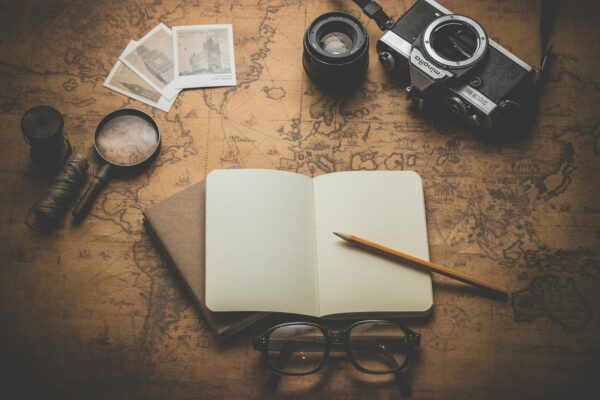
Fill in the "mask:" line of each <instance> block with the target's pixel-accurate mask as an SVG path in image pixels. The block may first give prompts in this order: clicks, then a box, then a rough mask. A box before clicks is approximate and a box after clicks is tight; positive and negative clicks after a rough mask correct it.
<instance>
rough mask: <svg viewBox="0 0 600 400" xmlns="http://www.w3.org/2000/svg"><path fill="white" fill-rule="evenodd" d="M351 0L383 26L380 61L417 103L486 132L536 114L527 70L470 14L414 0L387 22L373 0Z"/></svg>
mask: <svg viewBox="0 0 600 400" xmlns="http://www.w3.org/2000/svg"><path fill="white" fill-rule="evenodd" d="M354 2H355V3H356V4H358V5H359V6H360V7H361V8H362V9H363V11H364V12H365V14H366V15H368V16H369V17H371V18H373V19H374V20H375V21H376V22H377V24H378V26H379V27H380V29H382V30H384V34H383V36H381V38H380V39H379V41H378V42H377V51H378V53H379V60H380V61H381V64H382V65H383V66H384V68H385V69H387V70H389V71H390V72H391V73H392V74H393V75H394V76H395V77H396V78H398V80H400V81H401V82H403V83H405V84H406V93H407V96H408V97H409V98H410V99H412V100H413V102H414V104H415V106H416V108H417V109H418V110H422V111H425V110H435V111H439V110H446V111H449V112H450V113H451V114H453V115H456V116H457V117H458V118H459V119H461V120H464V121H466V123H467V124H468V125H470V126H472V127H474V128H477V129H479V130H485V131H492V130H494V131H495V130H498V129H509V128H512V127H516V126H518V125H519V124H521V125H522V124H523V123H524V122H526V120H527V119H528V117H531V114H534V113H535V111H533V108H534V107H533V104H534V103H535V89H534V87H535V71H534V69H533V68H532V67H531V66H530V65H528V64H527V63H525V62H524V61H522V60H521V59H520V58H518V57H517V56H515V55H514V54H512V53H511V52H510V51H508V50H506V49H505V48H504V47H502V46H501V45H500V44H498V43H497V42H495V41H494V40H492V39H490V38H489V37H488V35H487V34H486V32H485V30H484V29H483V28H482V27H481V25H479V24H478V23H477V22H476V21H474V20H473V19H471V18H468V17H465V16H462V15H455V14H453V13H452V12H451V11H449V10H448V9H446V8H444V7H443V6H442V5H440V4H439V3H437V2H435V1H434V0H418V1H417V2H416V3H415V4H414V5H413V6H412V7H411V8H410V9H409V10H408V11H407V12H406V13H405V14H404V15H402V16H401V17H400V18H398V20H397V21H395V22H394V21H393V20H392V19H391V18H389V17H388V16H387V14H385V12H384V11H383V10H382V8H381V7H380V6H379V5H378V4H377V3H375V2H373V1H370V0H354Z"/></svg>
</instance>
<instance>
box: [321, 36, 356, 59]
mask: <svg viewBox="0 0 600 400" xmlns="http://www.w3.org/2000/svg"><path fill="white" fill-rule="evenodd" d="M320 44H321V48H322V49H323V50H325V51H326V52H328V53H331V54H344V53H347V52H348V51H350V49H351V48H352V39H350V37H349V36H348V35H346V34H345V33H342V32H331V33H328V34H326V35H325V36H323V38H321V40H320Z"/></svg>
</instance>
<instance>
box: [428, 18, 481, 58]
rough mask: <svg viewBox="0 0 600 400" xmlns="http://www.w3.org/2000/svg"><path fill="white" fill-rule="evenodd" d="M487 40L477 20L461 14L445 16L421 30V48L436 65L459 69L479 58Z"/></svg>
mask: <svg viewBox="0 0 600 400" xmlns="http://www.w3.org/2000/svg"><path fill="white" fill-rule="evenodd" d="M487 45H488V39H487V35H486V33H485V31H484V30H483V28H482V27H481V25H479V24H478V23H477V22H475V21H473V20H472V19H471V18H467V17H463V16H462V15H445V16H443V17H440V18H438V19H436V20H434V21H433V22H432V23H431V24H429V26H428V27H427V28H426V29H425V33H424V34H423V47H424V49H425V52H426V53H427V55H428V56H429V57H430V58H431V59H432V60H433V61H434V62H436V63H437V64H440V65H443V66H446V67H449V68H461V67H466V66H468V65H472V64H474V63H476V62H477V61H479V60H480V59H481V58H482V57H483V56H484V54H485V51H486V50H487Z"/></svg>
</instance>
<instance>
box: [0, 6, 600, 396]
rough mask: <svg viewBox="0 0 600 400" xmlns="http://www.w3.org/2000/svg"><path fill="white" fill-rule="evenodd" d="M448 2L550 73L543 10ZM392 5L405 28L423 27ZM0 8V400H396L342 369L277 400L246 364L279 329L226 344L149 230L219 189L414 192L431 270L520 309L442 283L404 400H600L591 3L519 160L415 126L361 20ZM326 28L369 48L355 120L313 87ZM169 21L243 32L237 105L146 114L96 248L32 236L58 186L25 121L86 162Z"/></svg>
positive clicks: (230, 90) (345, 102)
mask: <svg viewBox="0 0 600 400" xmlns="http://www.w3.org/2000/svg"><path fill="white" fill-rule="evenodd" d="M440 1H441V2H442V4H443V5H444V6H446V7H448V8H449V9H450V10H452V11H454V12H456V13H458V14H462V15H467V16H469V17H471V18H473V19H475V20H476V21H478V22H479V23H480V24H481V25H482V26H483V27H484V28H485V29H486V31H487V33H488V34H489V36H490V37H493V38H495V39H498V41H499V42H500V43H501V44H502V45H504V46H505V47H507V48H509V49H510V50H511V51H512V52H514V53H515V54H516V55H518V56H519V57H520V58H522V59H523V60H524V61H526V62H527V63H529V64H531V65H538V63H539V60H540V54H541V53H540V48H539V47H540V45H539V25H538V21H539V11H540V5H541V2H540V1H537V0H532V1H520V0H503V1H496V0H489V1H485V2H481V1H476V0H465V1H460V2H459V1H456V0H440ZM378 2H379V3H380V4H381V5H382V6H383V7H384V8H385V10H386V12H388V13H389V14H390V15H393V16H399V15H402V14H403V13H404V12H405V11H406V10H407V9H408V7H410V6H411V5H412V1H394V0H381V1H379V0H378ZM42 3H43V5H44V8H43V10H44V12H41V11H40V8H39V7H40V4H42ZM2 7H3V8H2V12H0V89H1V90H0V128H1V129H0V182H2V191H1V192H0V221H1V222H2V223H1V224H0V243H1V245H0V354H1V356H0V368H1V369H2V372H3V373H2V374H0V376H1V377H2V379H4V380H3V381H2V384H4V386H3V388H4V389H3V393H7V391H6V390H7V389H6V388H7V387H9V384H10V387H17V385H18V389H19V392H18V393H19V395H14V396H8V397H13V398H17V397H25V398H27V397H28V398H99V397H113V398H146V397H147V398H194V399H195V398H206V399H221V398H222V399H231V398H233V399H269V398H281V397H286V398H295V399H296V398H306V399H315V398H317V399H319V398H323V399H324V398H326V399H334V400H342V399H344V400H345V399H376V398H383V399H400V398H401V397H400V394H399V393H398V390H397V387H396V386H395V384H394V381H393V379H392V378H390V377H388V376H380V377H374V376H368V375H365V374H360V373H359V372H357V371H355V370H354V369H353V367H352V366H351V365H350V364H349V363H348V362H347V358H345V357H344V356H343V355H342V354H340V355H338V354H332V355H333V356H334V359H333V360H331V361H330V362H328V363H327V364H326V365H325V366H324V368H323V370H322V371H321V373H319V374H316V375H314V376H308V377H299V378H293V377H290V378H287V377H286V378H283V379H282V381H281V385H280V388H279V391H278V392H277V393H275V394H273V393H271V392H269V391H268V389H266V388H264V381H265V379H266V378H267V372H266V370H265V369H264V368H263V364H262V363H261V361H260V358H259V356H258V354H255V352H254V351H253V350H252V349H251V345H250V342H251V338H252V336H253V335H255V334H259V333H262V332H263V331H264V330H266V328H267V327H268V326H269V325H270V324H271V323H272V324H275V323H276V322H279V321H274V320H270V321H263V323H261V325H260V326H256V327H255V328H253V329H250V330H248V331H247V332H245V333H243V334H242V335H241V336H240V337H238V338H237V339H235V340H233V341H232V342H231V343H229V344H228V345H227V346H219V345H218V344H217V340H216V339H215V338H214V337H213V336H211V334H210V332H209V330H208V328H207V327H206V326H205V323H204V321H203V320H202V318H201V317H200V316H199V315H198V312H197V311H196V310H195V309H194V307H193V306H192V301H191V300H190V299H189V298H188V297H187V296H186V294H185V292H184V291H183V289H182V287H181V285H179V283H178V281H177V280H176V278H175V277H174V276H173V272H172V270H171V269H170V268H169V267H168V265H166V263H165V261H164V260H163V259H162V258H161V256H160V253H159V252H158V250H157V249H156V247H155V246H154V244H153V242H152V240H151V238H150V237H149V236H148V234H147V232H146V231H145V229H144V227H143V225H142V211H141V210H142V209H144V208H146V207H148V206H149V205H151V204H154V203H156V202H158V201H160V200H163V199H165V198H167V197H169V196H170V195H171V194H173V193H175V192H178V191H180V190H182V189H183V188H185V187H188V186H190V185H192V184H193V183H195V182H198V181H200V180H202V179H204V177H205V176H206V174H207V173H208V172H209V171H211V170H213V169H216V168H275V169H281V170H288V171H294V172H299V173H302V174H305V175H307V176H317V175H323V174H325V173H329V172H334V171H342V170H414V171H416V172H418V173H419V174H420V175H421V176H422V178H423V185H424V191H425V204H426V214H427V226H428V236H429V248H430V257H431V260H432V261H434V262H437V263H440V264H444V265H447V266H449V267H453V268H457V269H460V270H462V271H464V272H466V273H470V274H473V275H477V276H481V277H482V278H484V279H489V280H492V281H494V282H497V283H498V284H500V285H503V286H505V287H507V288H508V289H509V290H510V291H511V292H512V294H511V298H510V300H509V301H508V302H506V303H502V302H497V301H494V300H492V299H489V298H487V297H485V296H483V295H481V293H479V292H477V291H474V290H470V289H469V288H465V287H464V286H463V285H461V284H459V283H454V282H451V281H449V280H446V279H444V278H442V277H436V276H434V277H433V290H434V302H435V308H434V311H433V315H432V316H431V317H430V318H429V319H425V320H410V321H407V322H406V323H407V324H408V326H409V327H410V328H412V329H414V330H416V331H418V332H420V333H421V334H422V343H421V347H420V348H419V352H418V355H419V357H418V361H417V363H415V365H414V367H413V368H411V370H410V372H409V374H408V377H407V379H408V380H409V382H410V383H411V385H412V389H413V392H414V395H413V399H415V400H418V399H427V400H431V399H434V400H436V399H440V400H441V399H444V400H446V399H511V398H596V397H598V396H597V390H598V383H597V376H598V370H599V368H600V366H599V364H600V361H599V358H598V349H599V348H600V342H599V341H600V335H599V332H600V318H599V311H600V291H598V284H599V279H600V270H599V267H598V266H599V265H600V233H599V232H600V206H599V204H600V183H599V180H598V176H600V162H599V161H600V110H599V109H598V104H600V67H599V65H598V60H599V57H600V46H598V45H597V38H598V37H599V35H600V25H599V24H598V15H600V3H599V2H592V1H590V2H583V1H580V2H578V1H576V2H567V1H563V2H560V6H559V14H558V16H557V18H556V26H555V28H554V31H553V35H552V43H553V44H554V49H555V51H556V52H557V55H556V59H555V64H554V65H553V66H552V68H551V70H550V75H549V83H548V85H547V86H546V87H545V88H544V96H543V100H542V104H541V107H540V116H539V120H538V121H537V123H536V125H535V126H534V128H533V130H532V132H531V133H530V134H529V135H527V136H525V137H523V138H522V140H520V141H517V142H514V143H504V144H494V143H487V142H484V141H482V140H480V138H479V137H478V136H477V135H474V134H471V133H470V132H468V131H467V130H466V129H464V128H463V127H461V126H457V125H455V124H453V123H450V122H447V121H444V120H432V119H429V118H425V117H422V116H419V115H415V114H414V113H412V112H411V111H410V110H409V109H408V104H407V101H406V100H405V98H404V92H403V88H402V87H398V86H396V85H395V84H394V81H393V80H392V79H391V78H390V77H389V75H388V74H387V73H386V72H385V71H384V69H383V68H382V67H381V65H380V64H379V61H378V59H377V53H376V42H377V39H378V38H379V37H380V35H381V32H380V31H379V30H378V29H377V27H376V25H375V24H374V23H373V22H371V21H368V20H367V18H366V17H365V16H364V15H362V13H361V12H360V10H358V9H357V7H356V6H355V5H354V4H353V3H352V2H351V1H337V2H333V1H332V2H325V1H322V0H308V1H295V0H262V1H257V0H235V1H224V0H211V1H206V2H205V1H202V2H199V1H197V2H193V1H190V2H182V1H174V0H163V1H162V2H156V1H149V0H138V1H127V2H125V1H122V0H120V1H116V0H105V1H102V2H91V1H86V2H83V1H81V2H66V1H65V2H54V1H48V2H41V1H35V2H34V1H31V0H23V1H14V2H3V6H2ZM329 11H344V12H349V13H351V14H353V15H355V16H356V17H357V18H359V19H360V20H361V21H362V22H363V24H364V25H365V26H366V28H367V30H368V33H369V36H370V53H369V54H370V60H369V61H370V63H369V69H368V75H367V80H366V81H365V83H364V84H363V85H362V86H361V88H360V89H359V90H358V91H357V92H356V93H355V94H354V95H353V96H350V97H348V98H344V99H340V98H336V97H331V96H327V95H326V94H324V93H323V92H322V91H321V90H320V89H319V88H318V87H317V86H315V85H314V84H313V83H312V82H311V81H310V80H309V79H308V78H307V77H306V75H305V73H304V70H303V68H302V62H301V57H302V37H303V34H304V31H305V29H306V27H307V26H308V25H309V24H310V23H311V21H313V20H314V19H315V18H316V17H317V16H319V15H321V14H323V13H325V12H329ZM160 21H163V22H164V23H165V24H166V25H168V26H175V25H201V24H232V26H233V28H234V33H235V37H234V39H235V43H234V44H235V57H236V64H237V65H236V67H237V69H236V73H237V78H238V82H237V84H238V86H237V87H224V88H214V89H207V90H190V91H184V92H182V93H181V95H180V97H179V98H178V101H177V102H176V104H175V106H174V107H173V108H172V109H171V111H170V112H169V113H168V114H167V113H164V112H162V111H157V110H154V109H152V108H151V107H150V106H146V105H144V104H140V105H139V106H140V108H141V109H143V110H146V111H148V112H149V113H152V115H153V116H154V117H155V119H156V121H157V123H158V125H159V127H160V128H161V138H162V147H161V151H160V154H159V155H158V157H157V159H156V161H155V162H154V163H153V164H152V165H150V166H149V168H148V169H146V170H145V171H144V172H143V173H142V174H139V175H136V176H119V177H115V179H113V180H112V181H111V183H110V185H109V186H108V187H106V188H105V189H104V190H103V192H102V193H101V194H100V195H99V197H98V199H97V201H96V203H95V205H94V208H93V209H92V210H91V213H90V215H89V216H88V217H87V219H86V220H85V223H84V224H82V225H80V226H73V225H72V224H71V220H70V219H69V218H68V217H67V218H66V219H65V226H64V227H63V228H60V229H58V230H56V231H55V232H53V233H52V234H50V235H47V236H39V235H36V234H34V233H32V232H30V231H29V229H28V228H27V227H26V226H25V224H24V223H23V219H24V217H25V215H26V214H27V211H28V210H29V208H30V207H31V205H32V204H34V203H35V202H36V201H38V200H39V199H40V198H41V197H42V196H44V195H45V193H46V190H47V187H48V185H49V178H47V177H44V176H43V175H42V174H41V173H40V172H39V171H36V170H35V169H34V168H33V166H32V165H31V162H30V159H29V151H30V148H29V146H28V145H27V144H26V143H25V142H24V140H23V136H22V135H21V133H20V119H21V117H22V115H23V113H24V112H25V111H26V110H27V109H29V108H30V107H32V106H34V105H38V104H49V105H51V106H54V107H55V108H57V109H59V110H60V111H61V113H62V114H63V116H64V118H65V133H66V135H67V136H68V138H69V140H70V142H71V144H72V146H73V148H74V150H75V151H76V152H78V153H82V154H87V153H88V151H89V150H90V148H91V146H92V140H93V132H94V130H95V128H96V126H97V124H98V122H99V121H100V120H101V118H102V117H103V116H105V115H106V114H108V113H109V112H111V111H113V110H114V109H116V108H121V107H124V106H131V102H130V100H129V99H128V98H126V97H124V96H115V95H114V94H113V93H112V92H111V91H109V90H107V89H106V88H104V87H103V86H102V82H103V81H104V79H105V77H106V76H107V75H108V73H109V72H110V69H111V68H112V67H113V65H114V63H115V60H116V59H117V57H118V56H119V54H120V53H121V51H122V50H123V48H124V47H125V46H126V45H127V43H128V42H129V40H130V39H132V38H140V37H143V36H144V35H145V34H146V33H147V32H148V31H150V30H151V29H152V28H153V27H155V26H156V25H157V24H158V23H159V22H160ZM136 106H137V105H136ZM90 162H91V163H92V167H96V166H97V164H96V163H95V161H94V160H93V159H92V158H90ZM390 201H393V199H390ZM257 229H260V227H257ZM341 325H342V326H341V328H343V327H344V325H345V324H341ZM333 327H340V326H337V325H335V326H332V328H333ZM23 377H25V381H24V382H23V383H21V382H22V380H23ZM590 391H592V395H590V394H589V393H590ZM593 391H595V392H593ZM586 393H587V396H586Z"/></svg>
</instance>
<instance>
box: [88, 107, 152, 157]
mask: <svg viewBox="0 0 600 400" xmlns="http://www.w3.org/2000/svg"><path fill="white" fill-rule="evenodd" d="M158 141H159V137H158V134H157V132H156V127H155V126H154V125H153V124H152V123H151V122H150V121H148V120H147V119H144V118H141V117H139V116H137V115H120V116H118V117H115V118H114V119H112V120H110V121H108V122H107V123H106V124H105V125H104V126H103V127H102V129H101V130H100V131H99V132H98V135H97V136H96V148H97V150H98V152H99V153H100V155H101V156H102V157H103V158H104V159H105V160H106V161H108V162H110V163H111V164H116V165H120V166H132V165H137V164H139V163H141V162H143V161H145V160H147V159H148V158H150V157H151V156H152V155H153V154H154V152H155V151H156V147H157V146H158Z"/></svg>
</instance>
